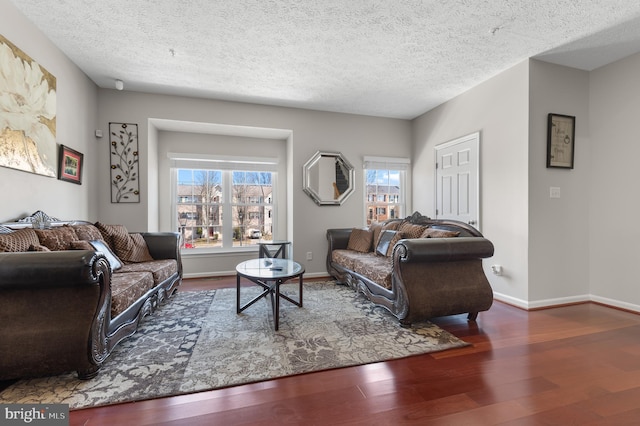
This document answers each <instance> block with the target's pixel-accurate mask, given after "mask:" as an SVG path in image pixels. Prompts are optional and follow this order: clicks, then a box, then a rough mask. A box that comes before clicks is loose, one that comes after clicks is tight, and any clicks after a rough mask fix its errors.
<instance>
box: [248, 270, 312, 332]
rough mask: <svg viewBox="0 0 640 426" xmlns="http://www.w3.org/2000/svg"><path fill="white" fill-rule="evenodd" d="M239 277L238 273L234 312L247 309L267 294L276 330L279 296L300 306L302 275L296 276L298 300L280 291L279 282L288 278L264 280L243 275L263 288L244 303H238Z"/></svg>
mask: <svg viewBox="0 0 640 426" xmlns="http://www.w3.org/2000/svg"><path fill="white" fill-rule="evenodd" d="M240 277H241V276H240V275H239V274H238V275H237V276H236V285H237V291H236V295H237V298H236V299H237V300H236V307H237V309H236V313H238V314H239V313H241V312H242V311H244V310H245V309H247V308H248V307H249V306H251V305H253V304H254V303H256V302H257V301H258V300H260V299H262V298H263V297H266V296H267V294H268V295H269V296H270V298H271V309H272V311H273V322H274V327H275V330H276V331H278V327H279V323H280V298H283V299H284V300H286V301H287V302H290V303H293V304H294V305H296V306H298V307H302V275H300V276H299V277H298V281H299V284H298V300H294V299H292V298H290V297H289V296H287V295H286V294H282V293H280V284H283V283H285V282H286V281H288V280H289V279H274V280H264V279H257V278H250V277H247V276H244V277H245V278H246V279H248V280H249V281H251V282H252V283H254V284H257V285H259V286H260V287H262V289H263V291H262V293H260V294H259V295H258V296H256V297H254V298H253V299H251V300H250V301H249V302H247V303H245V304H244V305H240Z"/></svg>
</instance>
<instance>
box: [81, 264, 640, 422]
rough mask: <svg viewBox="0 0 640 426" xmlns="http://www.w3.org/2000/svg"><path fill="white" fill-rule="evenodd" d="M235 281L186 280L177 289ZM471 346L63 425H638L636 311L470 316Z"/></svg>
mask: <svg viewBox="0 0 640 426" xmlns="http://www.w3.org/2000/svg"><path fill="white" fill-rule="evenodd" d="M234 285H235V277H228V278H216V279H198V280H195V279H192V280H185V282H184V284H183V286H182V287H181V290H182V291H185V290H202V289H210V288H221V287H228V286H234ZM433 322H434V323H436V324H438V325H439V326H440V327H442V328H444V329H446V330H448V331H450V332H452V333H453V334H455V335H456V336H458V337H460V338H462V339H463V340H465V341H467V342H469V343H472V344H473V346H470V347H466V348H461V349H454V350H449V351H445V352H441V353H434V354H427V355H420V356H414V357H409V358H405V359H401V360H394V361H389V362H383V363H377V364H370V365H363V366H358V367H351V368H343V369H337V370H331V371H324V372H318V373H309V374H304V375H299V376H293V377H288V378H282V379H277V380H271V381H267V382H261V383H256V384H249V385H242V386H236V387H232V388H227V389H220V390H214V391H208V392H201V393H196V394H191V395H184V396H177V397H170V398H161V399H155V400H150V401H142V402H137V403H128V404H121V405H113V406H107V407H99V408H91V409H84V410H76V411H72V412H71V415H70V424H71V425H189V426H192V425H272V424H278V425H282V424H293V425H298V424H304V425H307V426H310V425H401V424H420V425H441V424H442V425H494V424H500V425H569V424H579V425H625V424H629V425H631V424H634V425H635V424H640V315H636V314H634V313H629V312H623V311H619V310H615V309H611V308H608V307H605V306H601V305H597V304H593V303H586V304H580V305H573V306H566V307H560V308H553V309H546V310H539V311H531V312H526V311H523V310H520V309H518V308H514V307H512V306H508V305H505V304H503V303H500V302H495V303H494V305H493V307H492V308H491V309H490V310H489V311H488V312H482V313H480V315H479V317H478V321H477V323H475V324H474V323H468V322H467V321H466V318H465V316H464V315H458V316H453V317H447V318H438V319H435V320H434V321H433Z"/></svg>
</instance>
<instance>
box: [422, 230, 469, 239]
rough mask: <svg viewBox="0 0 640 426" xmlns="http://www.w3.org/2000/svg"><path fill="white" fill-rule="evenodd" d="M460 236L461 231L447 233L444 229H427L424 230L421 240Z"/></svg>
mask: <svg viewBox="0 0 640 426" xmlns="http://www.w3.org/2000/svg"><path fill="white" fill-rule="evenodd" d="M458 235H460V232H459V231H446V230H444V229H433V228H427V229H425V230H424V232H423V233H422V235H421V236H420V237H421V238H452V237H457V236H458Z"/></svg>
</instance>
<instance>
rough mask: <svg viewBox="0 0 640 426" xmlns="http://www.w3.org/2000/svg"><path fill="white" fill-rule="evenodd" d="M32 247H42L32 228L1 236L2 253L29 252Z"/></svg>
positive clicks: (0, 246) (0, 247)
mask: <svg viewBox="0 0 640 426" xmlns="http://www.w3.org/2000/svg"><path fill="white" fill-rule="evenodd" d="M31 245H36V246H38V245H40V241H38V236H37V235H36V233H35V231H34V230H33V229H31V228H25V229H18V230H17V231H13V232H10V233H8V234H0V252H23V251H28V250H29V247H31Z"/></svg>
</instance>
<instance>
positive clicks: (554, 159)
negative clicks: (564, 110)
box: [547, 113, 576, 169]
mask: <svg viewBox="0 0 640 426" xmlns="http://www.w3.org/2000/svg"><path fill="white" fill-rule="evenodd" d="M547 126H548V128H547V132H548V133H547V167H555V168H561V169H573V158H574V151H575V135H576V118H575V117H574V116H571V115H562V114H553V113H551V114H549V118H548V124H547Z"/></svg>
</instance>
